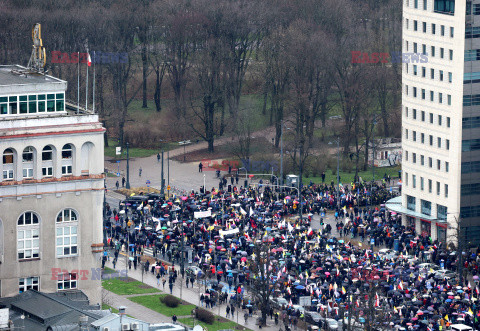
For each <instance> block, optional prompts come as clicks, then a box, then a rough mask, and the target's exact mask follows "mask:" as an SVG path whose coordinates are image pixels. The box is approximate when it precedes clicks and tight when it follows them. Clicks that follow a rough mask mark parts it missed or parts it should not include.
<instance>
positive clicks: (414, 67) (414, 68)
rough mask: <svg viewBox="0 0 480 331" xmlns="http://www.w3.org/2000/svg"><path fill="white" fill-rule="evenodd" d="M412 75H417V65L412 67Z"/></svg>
mask: <svg viewBox="0 0 480 331" xmlns="http://www.w3.org/2000/svg"><path fill="white" fill-rule="evenodd" d="M407 68H408V67H407ZM413 75H414V76H416V75H417V65H415V64H414V65H413Z"/></svg>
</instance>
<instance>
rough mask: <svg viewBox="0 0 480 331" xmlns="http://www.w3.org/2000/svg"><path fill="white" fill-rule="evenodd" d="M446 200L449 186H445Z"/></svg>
mask: <svg viewBox="0 0 480 331" xmlns="http://www.w3.org/2000/svg"><path fill="white" fill-rule="evenodd" d="M445 198H448V184H445Z"/></svg>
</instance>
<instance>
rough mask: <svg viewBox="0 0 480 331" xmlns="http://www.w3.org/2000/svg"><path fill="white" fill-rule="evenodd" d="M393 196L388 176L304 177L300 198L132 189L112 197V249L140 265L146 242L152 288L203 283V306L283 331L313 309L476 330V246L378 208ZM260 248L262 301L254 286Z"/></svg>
mask: <svg viewBox="0 0 480 331" xmlns="http://www.w3.org/2000/svg"><path fill="white" fill-rule="evenodd" d="M388 180H389V179H388ZM395 194H396V193H395V191H392V190H391V189H390V188H388V187H387V185H386V184H385V181H384V183H381V182H380V183H376V184H373V185H372V184H364V183H361V182H360V183H359V182H356V183H351V184H350V185H343V186H339V190H338V191H337V190H336V186H335V185H334V184H333V183H331V184H330V185H328V184H320V185H314V184H313V183H310V185H305V186H304V187H302V189H301V197H300V196H299V195H298V192H297V190H296V189H288V188H287V189H279V188H275V189H272V188H271V187H270V186H268V185H255V186H253V185H252V186H248V187H246V188H245V187H237V186H233V185H231V186H228V185H222V189H216V188H212V189H211V190H210V191H207V190H206V189H205V188H201V189H200V190H199V191H198V192H195V191H191V192H189V193H188V194H178V195H171V196H170V197H165V198H164V197H162V196H160V195H158V194H149V195H144V196H140V197H131V198H129V199H126V200H125V201H123V202H122V203H121V204H120V205H119V208H118V209H117V208H115V209H113V208H111V207H110V206H108V208H107V209H108V210H107V215H108V221H107V222H106V227H107V233H108V242H109V244H110V249H111V250H112V251H114V252H115V253H114V255H115V256H116V257H118V251H121V250H122V249H123V250H126V251H129V252H130V255H131V258H130V259H131V260H132V261H131V263H135V265H134V267H135V268H136V263H137V257H138V256H140V255H142V254H143V252H144V249H146V248H148V249H150V250H152V252H153V258H154V259H156V262H155V263H153V264H150V263H148V264H147V265H146V266H144V267H146V270H148V271H149V272H152V273H153V274H154V277H156V278H157V284H158V286H161V284H163V288H165V283H166V282H167V280H168V285H169V287H170V292H171V291H172V288H173V287H174V286H179V283H178V282H179V281H180V282H182V286H183V284H186V286H187V287H188V286H191V287H193V286H194V284H195V283H197V284H198V286H199V287H202V286H203V285H204V287H203V288H204V289H205V290H204V291H203V292H202V294H201V297H200V299H201V303H202V305H205V306H206V307H213V306H215V305H227V306H228V309H227V315H229V314H230V313H232V315H233V312H234V311H237V313H241V314H242V315H241V316H243V317H244V318H245V322H246V321H247V319H248V317H249V316H251V314H252V311H256V310H258V311H261V312H262V313H264V315H267V316H268V317H269V318H271V319H274V320H275V323H284V325H285V328H286V329H295V328H297V324H298V323H299V322H300V321H302V322H309V323H313V324H315V323H317V322H316V321H315V319H314V318H312V317H311V316H313V314H312V312H317V313H319V316H321V317H322V319H325V320H326V319H333V320H335V321H337V322H338V323H341V324H343V325H345V327H346V325H350V327H352V328H353V329H354V330H355V328H357V330H360V329H364V328H367V329H369V330H394V329H401V330H446V329H447V327H448V326H449V325H450V324H452V323H462V324H466V325H470V326H473V327H474V329H479V328H480V323H478V320H477V319H478V318H479V317H478V316H480V313H479V307H478V301H477V299H478V297H479V286H478V273H479V270H478V264H479V263H480V255H479V253H480V250H469V251H468V252H464V254H463V255H460V254H458V253H456V252H451V251H449V250H448V249H447V247H446V245H445V243H442V242H439V241H434V240H432V239H431V238H430V237H429V236H426V235H424V236H422V235H419V234H416V233H415V229H412V228H409V227H406V226H405V225H402V221H401V215H397V214H395V213H391V212H389V211H388V210H386V209H385V207H384V203H385V202H386V201H387V200H388V199H390V198H392V197H393V196H395ZM134 198H136V199H134ZM300 210H301V212H302V213H301V215H302V217H300ZM259 246H261V247H262V249H263V250H265V251H266V252H267V255H268V258H264V259H263V260H262V261H264V263H265V265H264V268H265V273H264V275H266V277H268V279H269V282H268V286H269V288H270V289H271V298H269V300H268V304H267V305H265V300H261V298H258V293H255V291H253V290H252V289H254V288H255V286H258V284H256V283H255V282H257V280H258V277H259V274H258V270H257V269H255V268H254V267H253V266H254V264H255V261H256V260H255V258H256V256H255V255H256V254H255V252H258V247H259ZM256 268H258V265H257V266H256ZM460 271H461V272H460ZM180 276H181V278H180ZM202 284H203V285H202ZM305 298H307V302H308V304H305V301H304V300H305ZM301 301H302V302H301ZM301 303H302V305H300V304H301ZM309 314H310V315H309ZM260 315H261V314H260ZM307 315H308V316H307ZM227 317H228V316H227ZM263 322H264V321H260V322H259V323H260V324H261V323H263ZM318 323H319V324H321V323H322V322H321V320H320V321H318ZM345 329H346V328H345Z"/></svg>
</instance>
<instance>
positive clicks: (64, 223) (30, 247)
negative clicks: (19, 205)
mask: <svg viewBox="0 0 480 331" xmlns="http://www.w3.org/2000/svg"><path fill="white" fill-rule="evenodd" d="M55 226H56V230H55V247H56V256H57V257H69V256H76V255H78V232H77V230H78V218H77V214H76V212H75V211H74V210H73V209H64V210H62V211H60V213H58V215H57V218H56V224H55ZM17 254H18V259H19V260H27V259H37V258H40V221H39V217H38V215H37V214H35V213H34V212H30V211H29V212H25V213H23V214H22V215H21V216H20V217H19V218H18V221H17Z"/></svg>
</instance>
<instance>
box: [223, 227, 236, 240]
mask: <svg viewBox="0 0 480 331" xmlns="http://www.w3.org/2000/svg"><path fill="white" fill-rule="evenodd" d="M218 232H219V234H220V237H222V238H223V236H226V235H229V234H235V233H238V232H240V230H239V229H238V228H236V229H233V230H227V231H223V230H220V231H218Z"/></svg>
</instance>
